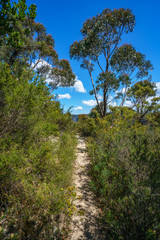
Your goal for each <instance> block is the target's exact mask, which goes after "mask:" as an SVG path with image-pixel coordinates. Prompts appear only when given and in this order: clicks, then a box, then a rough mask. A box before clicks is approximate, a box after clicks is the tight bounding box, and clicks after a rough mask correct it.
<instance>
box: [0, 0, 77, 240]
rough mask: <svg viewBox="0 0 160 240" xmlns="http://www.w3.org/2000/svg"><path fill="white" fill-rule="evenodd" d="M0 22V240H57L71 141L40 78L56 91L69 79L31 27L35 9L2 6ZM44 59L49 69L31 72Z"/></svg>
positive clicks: (69, 195) (47, 39)
mask: <svg viewBox="0 0 160 240" xmlns="http://www.w3.org/2000/svg"><path fill="white" fill-rule="evenodd" d="M0 14H1V29H0V30H1V37H0V59H1V62H0V239H3V240H4V239H6V240H9V239H15V240H16V239H17V240H18V239H21V240H22V239H24V240H26V239H28V240H31V239H33V240H36V239H60V238H61V236H62V235H64V236H65V234H67V228H68V226H67V224H68V221H69V216H70V215H71V214H72V212H73V204H72V200H73V199H74V197H75V193H74V189H73V187H71V176H72V165H73V160H74V150H75V144H76V141H75V137H74V136H75V134H74V125H73V122H72V120H71V115H70V113H69V112H67V113H66V114H64V113H63V110H62V109H61V107H60V103H59V102H57V101H55V100H54V96H53V95H52V94H51V92H52V90H53V84H52V86H51V88H50V87H47V85H46V82H45V79H46V78H45V74H47V73H48V74H49V75H50V76H51V75H52V76H53V75H54V76H55V79H56V77H57V79H59V81H58V80H57V82H56V84H58V85H59V84H60V85H63V86H64V85H72V84H73V83H74V74H73V73H72V71H71V68H70V65H69V62H68V61H66V60H63V61H60V60H58V55H57V54H56V52H55V50H54V49H53V47H54V41H53V39H52V36H51V35H47V34H46V30H45V28H44V27H43V25H42V24H39V23H36V22H35V16H36V6H35V5H31V6H30V7H27V5H26V3H25V1H23V0H19V1H18V2H17V3H14V4H12V3H11V2H10V1H2V2H1V8H0ZM46 58H47V59H48V60H49V59H50V65H49V66H50V67H49V68H47V67H45V66H48V65H46V64H45V66H41V68H36V66H37V65H36V63H37V62H34V60H35V59H38V60H37V61H40V60H41V61H42V60H45V59H46ZM31 60H32V61H33V62H34V63H35V64H34V63H33V62H31ZM35 61H36V60H35ZM35 65H36V66H35ZM40 69H41V71H40ZM47 71H48V72H47ZM42 72H43V74H42ZM58 74H59V78H58ZM69 76H70V80H71V82H69V80H67V79H69ZM56 84H55V82H54V87H56V86H57V85H56Z"/></svg>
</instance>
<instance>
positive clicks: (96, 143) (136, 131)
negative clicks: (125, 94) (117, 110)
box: [88, 117, 160, 240]
mask: <svg viewBox="0 0 160 240" xmlns="http://www.w3.org/2000/svg"><path fill="white" fill-rule="evenodd" d="M105 121H106V120H101V122H103V124H101V126H103V127H102V128H101V130H100V129H98V131H97V132H96V136H94V137H91V138H90V141H89V144H88V149H89V153H90V156H91V158H92V169H91V175H92V179H93V180H92V188H93V190H94V191H95V192H96V193H97V195H98V196H99V198H100V201H101V204H102V209H103V221H104V225H105V228H106V234H107V236H108V239H127V240H128V239H134V240H135V239H137V240H138V239H155V240H157V239H159V238H160V214H159V208H160V161H159V159H160V145H159V142H160V129H159V127H156V128H155V127H151V126H150V125H145V126H142V125H141V124H135V125H133V123H132V122H130V121H127V120H125V119H124V118H122V117H119V118H118V119H116V118H115V119H114V120H113V121H112V125H111V124H108V123H107V122H106V123H105Z"/></svg>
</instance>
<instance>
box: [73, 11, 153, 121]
mask: <svg viewBox="0 0 160 240" xmlns="http://www.w3.org/2000/svg"><path fill="white" fill-rule="evenodd" d="M134 26H135V16H134V15H133V13H132V11H131V10H130V9H124V8H121V9H113V10H111V9H108V8H107V9H104V10H103V12H102V13H101V14H97V16H96V17H92V18H90V19H88V20H86V21H85V23H84V24H83V27H82V29H81V33H82V36H83V38H82V40H80V41H79V42H78V41H75V42H74V43H73V44H72V45H71V47H70V56H71V58H74V59H76V60H78V61H81V67H82V68H83V69H87V70H88V72H89V75H90V78H91V82H92V86H93V90H91V91H90V93H91V94H94V95H95V98H96V101H97V105H98V107H99V111H100V113H101V116H102V117H104V116H105V115H106V111H107V108H108V105H109V102H110V96H111V94H113V93H115V92H117V90H118V88H119V87H120V88H121V89H122V88H124V87H125V91H124V94H122V93H121V94H120V93H118V95H116V96H115V97H116V98H117V97H120V96H121V97H122V105H123V104H124V101H125V99H126V89H127V87H129V86H130V84H131V82H133V78H136V80H137V79H139V78H142V77H144V76H148V72H149V70H150V69H151V68H152V64H151V63H150V61H148V60H146V59H145V55H143V54H141V53H139V52H136V50H135V49H134V48H133V47H132V45H129V44H126V45H122V46H121V47H119V45H120V43H121V41H122V37H123V35H124V34H127V33H129V32H132V31H133V30H134ZM95 69H99V74H98V76H97V79H96V80H94V78H93V73H92V72H93V71H94V70H95ZM133 74H135V77H133V76H132V75H133ZM98 93H101V94H102V95H103V104H101V105H100V103H99V100H98V97H97V94H98ZM102 106H103V107H102Z"/></svg>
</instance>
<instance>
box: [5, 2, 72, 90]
mask: <svg viewBox="0 0 160 240" xmlns="http://www.w3.org/2000/svg"><path fill="white" fill-rule="evenodd" d="M0 16H1V22H0V23H1V27H0V33H1V36H0V60H1V61H3V62H5V63H7V64H8V65H9V66H10V68H11V69H12V70H13V66H16V68H15V67H14V71H13V72H14V73H15V72H16V73H17V72H18V73H19V72H21V71H23V70H24V69H25V70H29V71H32V70H35V71H36V72H37V74H38V75H39V76H41V77H43V78H44V79H47V78H49V79H50V80H51V84H52V87H53V88H56V87H57V86H70V85H73V84H74V79H75V75H74V74H73V72H72V69H71V66H70V63H69V62H68V61H67V60H65V59H63V60H60V59H59V58H58V54H57V52H56V50H55V41H54V39H53V37H52V35H50V34H47V31H46V28H45V26H44V25H43V24H41V23H38V22H36V21H35V18H36V5H34V4H32V5H31V6H30V7H28V6H27V5H26V0H19V1H18V2H17V3H16V2H14V3H12V2H11V1H10V0H4V1H2V2H1V6H0ZM15 69H16V71H15Z"/></svg>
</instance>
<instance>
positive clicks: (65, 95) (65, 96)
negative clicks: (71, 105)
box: [58, 93, 71, 99]
mask: <svg viewBox="0 0 160 240" xmlns="http://www.w3.org/2000/svg"><path fill="white" fill-rule="evenodd" d="M64 98H67V99H70V98H71V95H70V94H69V93H66V94H58V99H64Z"/></svg>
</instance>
